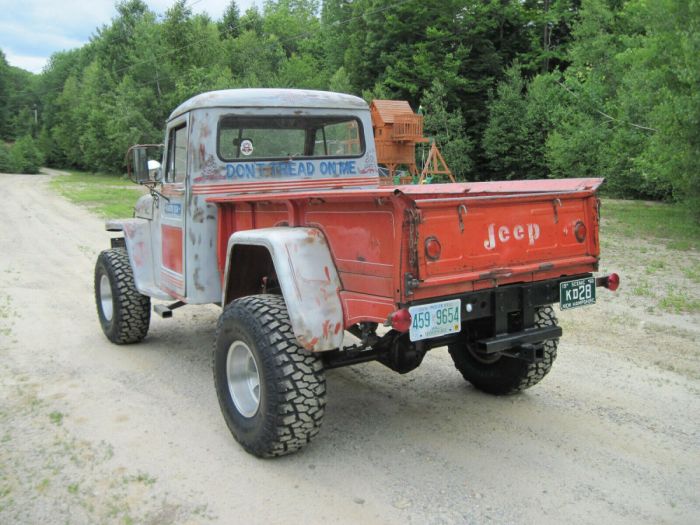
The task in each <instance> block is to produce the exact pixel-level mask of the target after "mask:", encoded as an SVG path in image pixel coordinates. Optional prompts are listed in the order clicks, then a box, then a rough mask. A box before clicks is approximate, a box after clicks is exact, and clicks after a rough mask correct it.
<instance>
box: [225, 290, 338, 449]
mask: <svg viewBox="0 0 700 525" xmlns="http://www.w3.org/2000/svg"><path fill="white" fill-rule="evenodd" d="M213 369H214V383H215V385H216V393H217V396H218V398H219V405H220V406H221V411H222V413H223V415H224V419H225V420H226V424H227V425H228V427H229V430H230V431H231V433H232V434H233V437H234V438H235V439H236V440H237V441H238V442H239V443H240V444H241V445H242V446H243V448H244V449H245V450H246V451H247V452H249V453H251V454H253V455H255V456H259V457H271V456H282V455H284V454H289V453H291V452H295V451H297V450H299V449H300V448H302V447H304V446H305V445H306V444H307V443H309V442H310V441H311V439H312V438H313V437H314V436H315V435H316V434H318V432H319V430H320V427H321V421H322V419H323V413H324V407H325V404H326V397H325V394H326V381H325V375H324V373H323V365H322V363H321V359H320V357H319V356H317V355H315V354H312V353H310V352H307V351H306V350H304V349H303V348H302V347H301V346H300V345H299V343H298V342H297V340H296V337H295V336H294V333H293V331H292V326H291V323H290V321H289V316H288V314H287V307H286V305H285V303H284V299H283V298H282V297H281V296H279V295H254V296H249V297H243V298H241V299H237V300H235V301H233V302H232V303H230V304H228V305H227V306H226V307H225V308H224V311H223V313H222V314H221V317H220V318H219V324H218V330H217V337H216V346H215V348H214V356H213Z"/></svg>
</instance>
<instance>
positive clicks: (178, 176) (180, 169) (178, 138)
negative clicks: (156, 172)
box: [165, 124, 187, 182]
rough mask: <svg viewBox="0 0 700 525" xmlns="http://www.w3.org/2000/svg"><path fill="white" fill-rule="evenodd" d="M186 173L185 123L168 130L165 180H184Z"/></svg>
mask: <svg viewBox="0 0 700 525" xmlns="http://www.w3.org/2000/svg"><path fill="white" fill-rule="evenodd" d="M186 173H187V127H186V126H185V124H183V125H182V126H178V127H176V128H173V129H171V130H170V134H169V136H168V166H167V171H166V172H165V181H166V182H184V181H185V175H186Z"/></svg>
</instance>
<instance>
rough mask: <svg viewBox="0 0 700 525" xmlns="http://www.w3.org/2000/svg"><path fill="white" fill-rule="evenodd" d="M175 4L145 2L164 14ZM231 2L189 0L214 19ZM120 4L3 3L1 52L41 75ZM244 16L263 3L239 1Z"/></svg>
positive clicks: (109, 0)
mask: <svg viewBox="0 0 700 525" xmlns="http://www.w3.org/2000/svg"><path fill="white" fill-rule="evenodd" d="M174 1H175V0H145V3H146V4H147V5H148V7H149V8H150V9H151V10H153V11H155V12H156V13H157V14H161V15H162V14H163V13H165V11H166V10H167V9H168V8H169V7H170V6H171V5H172V4H173V3H174ZM229 2H230V0H189V2H188V4H189V5H190V6H191V7H192V11H193V12H194V13H202V12H206V13H209V15H210V16H211V17H212V18H213V19H214V20H217V19H219V18H221V15H222V14H223V12H224V9H226V6H227V5H228V4H229ZM115 3H116V0H0V49H2V51H3V52H4V53H5V58H6V59H7V61H8V62H9V64H10V65H12V66H17V67H21V68H22V69H26V70H27V71H32V72H33V73H40V72H41V70H42V69H43V68H44V66H45V65H46V63H47V61H48V59H49V57H50V56H51V55H52V54H53V53H55V52H56V51H64V50H68V49H74V48H76V47H81V46H82V45H84V44H86V43H87V42H88V41H89V40H90V37H91V36H92V35H94V34H95V33H96V30H97V28H99V27H101V26H103V25H106V24H109V23H110V21H111V20H112V18H113V17H114V16H115V15H116V9H115V8H114V5H115ZM236 4H237V5H238V7H239V9H240V10H241V13H243V12H244V11H245V10H246V9H247V8H248V7H250V6H251V5H253V4H256V5H257V6H258V7H259V8H261V7H262V0H236Z"/></svg>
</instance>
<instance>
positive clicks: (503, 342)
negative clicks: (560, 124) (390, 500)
mask: <svg viewBox="0 0 700 525" xmlns="http://www.w3.org/2000/svg"><path fill="white" fill-rule="evenodd" d="M158 146H159V147H154V146H153V145H139V146H135V147H132V148H131V149H130V150H129V153H128V155H127V161H128V162H127V163H128V165H129V170H130V176H131V177H132V178H133V180H135V181H136V182H139V183H141V184H144V185H145V186H147V187H148V189H149V193H148V194H146V195H144V196H142V197H141V198H140V199H139V200H138V202H137V203H136V206H135V211H134V217H133V218H131V219H122V220H110V221H108V222H107V230H108V231H110V232H118V233H117V235H116V236H114V237H113V238H112V240H111V248H110V249H108V250H105V251H103V252H102V253H101V254H100V255H99V257H98V259H97V264H96V267H95V299H96V303H97V313H98V316H99V321H100V324H101V326H102V329H103V331H104V333H105V335H106V336H107V338H108V339H109V340H110V341H112V342H114V343H116V344H128V343H136V342H139V341H141V340H143V339H144V338H145V337H146V334H147V332H148V328H149V322H150V315H151V299H156V300H159V301H161V302H159V303H158V304H156V305H155V306H154V311H155V312H156V313H157V314H159V315H161V316H162V317H171V316H172V312H173V310H174V309H176V308H179V307H181V306H183V305H194V304H208V303H215V304H218V305H220V306H221V307H222V313H221V316H220V318H219V321H218V326H217V335H216V342H215V345H214V351H213V374H214V385H215V387H216V392H217V395H218V399H219V404H220V406H221V410H222V413H223V417H224V420H225V422H226V424H227V425H228V428H229V429H230V431H231V433H232V434H233V436H234V438H235V439H236V440H237V441H238V442H239V443H240V444H241V445H242V447H243V448H244V449H245V450H246V451H248V452H249V453H251V454H254V455H256V456H260V457H270V456H279V455H283V454H287V453H290V452H294V451H296V450H298V449H300V448H301V447H303V446H305V445H306V444H307V443H308V442H309V441H310V440H311V439H312V438H313V437H314V436H315V435H316V434H317V433H318V432H319V429H320V426H321V420H322V418H323V414H324V406H325V396H326V382H325V376H324V371H325V370H327V369H331V368H335V367H340V366H347V365H353V364H357V363H362V362H367V361H374V360H376V361H379V362H380V363H382V364H384V365H386V366H387V367H389V368H391V369H392V370H395V371H397V372H399V373H406V372H410V371H411V370H413V369H415V368H416V367H417V366H419V365H420V364H421V361H422V360H423V357H424V356H425V354H426V352H428V351H429V350H431V349H433V348H437V347H444V346H446V347H447V349H448V351H449V354H450V356H451V357H452V359H453V361H454V364H455V367H456V368H457V370H458V371H459V372H460V373H461V374H462V375H463V376H464V378H465V379H466V380H467V381H469V382H470V383H471V384H473V385H474V387H476V388H478V389H480V390H482V391H484V392H488V393H491V394H495V395H501V394H512V393H515V392H518V391H521V390H523V389H525V388H529V387H531V386H533V385H535V384H536V383H538V382H539V381H541V380H542V379H543V378H544V377H545V376H546V375H547V373H548V372H549V371H550V369H551V367H552V364H553V362H554V359H555V357H556V353H557V343H558V340H559V338H560V337H561V335H562V330H561V328H560V327H559V326H558V325H557V319H556V317H555V314H554V310H553V308H552V305H554V304H558V305H559V306H560V307H561V308H563V309H568V308H574V307H580V306H584V305H589V304H592V303H594V302H595V300H596V287H600V286H603V287H606V288H608V289H610V290H614V289H616V288H617V286H618V285H619V277H618V276H617V275H616V274H610V275H607V276H599V277H594V275H593V272H595V271H597V270H598V260H599V257H598V256H599V249H600V243H599V238H598V227H599V221H600V201H599V200H598V198H597V196H596V190H597V189H598V187H599V186H600V184H601V183H602V182H603V181H602V179H596V178H590V179H565V180H530V181H510V182H475V183H452V184H430V185H407V186H384V185H380V184H378V182H379V180H378V174H379V171H378V167H377V162H376V154H375V145H374V139H373V135H372V123H371V120H370V113H369V109H368V106H367V104H366V103H365V102H364V101H363V100H362V99H360V98H357V97H354V96H350V95H344V94H338V93H328V92H320V91H305V90H291V89H290V90H282V89H237V90H224V91H215V92H209V93H204V94H201V95H198V96H195V97H193V98H191V99H190V100H188V101H186V102H184V103H183V104H182V105H180V106H179V107H178V108H177V109H175V111H173V113H172V114H171V115H170V117H169V119H168V121H167V127H166V132H165V144H164V145H158ZM162 301H165V303H163V302H162ZM348 334H350V335H351V336H354V337H350V336H349V335H348Z"/></svg>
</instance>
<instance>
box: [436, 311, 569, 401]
mask: <svg viewBox="0 0 700 525" xmlns="http://www.w3.org/2000/svg"><path fill="white" fill-rule="evenodd" d="M535 324H536V326H556V324H557V318H556V316H555V315H554V310H552V308H551V307H550V306H546V307H544V308H540V309H538V310H537V311H536V313H535ZM558 344H559V339H549V340H547V341H545V342H544V359H543V360H542V361H540V362H538V363H528V362H526V361H523V360H520V359H514V358H511V357H506V356H502V357H500V358H496V359H495V360H493V361H491V360H490V359H483V358H480V357H479V355H478V354H477V353H476V352H474V351H472V350H470V349H469V348H468V347H467V346H466V345H465V344H453V345H449V346H448V348H447V349H448V351H449V352H450V356H452V360H453V361H454V364H455V367H456V368H457V370H459V371H460V372H461V374H462V376H463V377H464V379H466V380H467V381H469V382H470V383H471V384H472V385H474V387H476V388H478V389H479V390H482V391H483V392H486V393H488V394H494V395H508V394H515V393H517V392H520V391H521V390H525V389H526V388H530V387H531V386H535V385H536V384H537V383H539V382H540V381H542V379H543V378H544V376H546V375H547V374H548V373H549V371H550V369H551V368H552V364H554V360H555V359H556V357H557V346H558Z"/></svg>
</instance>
